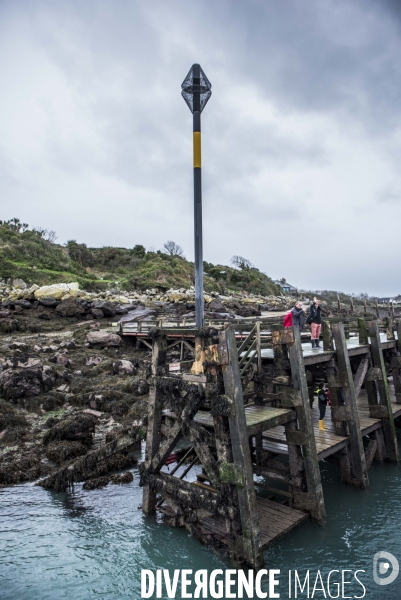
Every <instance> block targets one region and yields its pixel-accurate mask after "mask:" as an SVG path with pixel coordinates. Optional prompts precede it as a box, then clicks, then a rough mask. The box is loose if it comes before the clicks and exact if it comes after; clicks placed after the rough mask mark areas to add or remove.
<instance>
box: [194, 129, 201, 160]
mask: <svg viewBox="0 0 401 600" xmlns="http://www.w3.org/2000/svg"><path fill="white" fill-rule="evenodd" d="M201 166H202V153H201V134H200V131H194V168H196V167H199V168H200V167H201Z"/></svg>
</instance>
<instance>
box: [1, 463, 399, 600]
mask: <svg viewBox="0 0 401 600" xmlns="http://www.w3.org/2000/svg"><path fill="white" fill-rule="evenodd" d="M133 473H134V482H133V483H132V484H129V485H126V486H108V487H106V488H103V489H102V490H96V491H92V492H85V491H83V490H82V487H81V486H76V488H75V490H74V492H73V493H68V494H64V493H59V494H56V493H52V492H48V491H46V490H43V489H42V488H40V487H34V486H32V485H21V486H16V487H13V488H4V489H1V490H0V524H1V525H0V527H1V531H0V598H1V600H11V599H13V600H28V599H29V600H45V599H52V600H54V599H55V598H57V599H64V598H73V599H74V600H86V599H91V600H92V599H98V598H99V599H104V600H106V599H107V600H117V599H123V598H131V599H137V598H140V597H141V592H140V571H141V569H161V568H164V569H170V570H171V571H172V570H174V569H194V570H196V569H208V570H209V571H211V570H213V569H227V568H235V565H232V564H230V563H229V562H225V561H223V560H222V559H221V558H219V557H218V556H216V555H215V554H213V553H212V552H211V551H209V550H207V549H205V548H204V547H203V546H201V544H199V543H198V542H197V541H196V540H195V539H193V538H192V537H191V536H190V535H189V534H188V533H187V532H186V530H183V529H172V528H169V527H167V526H164V525H162V524H161V522H157V521H156V520H155V519H154V518H146V517H144V515H143V514H142V512H141V510H139V509H138V506H139V505H140V503H141V489H140V488H139V486H138V481H139V477H138V474H137V471H136V470H133ZM369 476H370V489H369V490H367V491H361V490H357V489H353V488H351V487H349V486H346V485H343V484H341V482H340V481H339V472H338V470H337V469H335V468H334V467H332V466H331V465H328V464H323V485H324V493H325V500H326V509H327V513H328V519H327V525H326V526H325V527H324V528H321V527H319V526H317V525H315V524H313V523H311V522H307V523H305V524H303V525H301V526H300V527H299V528H298V529H296V530H294V531H293V532H292V533H290V534H289V535H288V536H287V537H285V538H284V539H283V540H282V541H281V542H279V543H277V544H276V545H275V546H274V547H272V548H270V549H269V550H268V551H266V553H265V557H266V565H267V568H270V569H280V570H281V574H280V586H279V587H278V588H276V590H277V589H278V591H280V593H281V596H280V597H281V598H288V571H289V570H290V569H291V570H294V569H297V570H298V572H299V574H300V578H301V575H302V580H303V578H304V576H305V572H306V570H307V569H309V570H310V572H311V579H313V580H314V579H315V575H316V572H317V570H318V569H320V571H321V572H322V575H323V579H324V578H325V577H327V574H328V572H329V571H330V570H332V569H339V570H341V569H351V570H352V571H355V570H357V569H364V570H365V571H366V573H365V574H363V573H362V574H360V578H361V580H362V582H363V583H364V585H365V587H366V590H367V591H366V595H365V598H369V599H379V598H380V599H381V598H385V599H388V600H397V599H398V598H401V592H400V589H401V588H400V584H401V575H400V576H399V578H398V580H396V581H395V582H394V583H393V584H390V585H388V586H378V585H376V584H375V583H374V582H373V577H372V559H373V555H374V554H375V553H376V552H377V551H381V550H385V551H388V552H391V553H392V554H394V555H395V556H396V557H397V558H398V559H400V560H401V535H400V531H401V468H400V467H399V466H395V465H391V464H374V465H373V467H372V468H371V469H370V471H369ZM312 575H313V577H312ZM351 577H352V574H351ZM312 587H313V584H312ZM345 589H346V595H348V596H350V597H354V595H358V596H361V595H362V593H363V590H362V587H361V586H360V585H359V584H357V583H356V582H355V580H354V584H353V585H350V586H346V588H345ZM310 593H312V590H311V592H310ZM326 593H327V592H326ZM331 593H332V595H333V596H335V593H336V592H335V590H332V591H331ZM163 597H164V598H167V596H166V595H165V596H163ZM176 597H177V598H181V595H177V596H176ZM298 597H300V598H306V597H307V596H306V595H305V594H300V593H299V592H298ZM310 597H311V596H310ZM324 597H325V596H324V594H323V592H322V591H317V592H316V593H315V595H314V598H324ZM328 597H329V596H328ZM341 597H342V594H340V598H341Z"/></svg>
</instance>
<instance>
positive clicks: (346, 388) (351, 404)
mask: <svg viewBox="0 0 401 600" xmlns="http://www.w3.org/2000/svg"><path fill="white" fill-rule="evenodd" d="M333 336H334V341H335V345H336V355H337V364H338V378H339V383H340V384H341V387H342V390H343V394H344V401H345V406H343V407H341V406H339V407H334V406H333V407H332V412H333V416H334V418H335V419H337V420H340V421H346V422H347V425H348V434H349V440H350V449H351V459H352V460H351V462H352V467H353V477H352V479H351V481H349V483H353V484H356V485H359V486H360V487H362V488H366V487H368V485H369V478H368V470H367V467H366V460H365V451H364V448H363V441H362V434H361V427H360V423H359V415H358V410H357V405H356V397H355V388H354V380H353V377H352V371H351V364H350V361H349V356H348V349H347V342H346V339H345V333H344V325H343V324H342V323H334V324H333Z"/></svg>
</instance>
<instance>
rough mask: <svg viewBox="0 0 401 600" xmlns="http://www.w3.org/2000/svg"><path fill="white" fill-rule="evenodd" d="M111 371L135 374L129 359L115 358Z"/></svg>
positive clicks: (119, 373) (121, 373)
mask: <svg viewBox="0 0 401 600" xmlns="http://www.w3.org/2000/svg"><path fill="white" fill-rule="evenodd" d="M113 371H114V373H116V374H117V375H135V374H136V369H135V367H134V365H133V364H132V362H131V361H130V360H116V362H115V363H113Z"/></svg>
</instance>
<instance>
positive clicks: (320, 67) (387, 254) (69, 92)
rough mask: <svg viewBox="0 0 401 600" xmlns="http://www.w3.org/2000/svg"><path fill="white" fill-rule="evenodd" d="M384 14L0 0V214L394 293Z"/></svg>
mask: <svg viewBox="0 0 401 600" xmlns="http://www.w3.org/2000/svg"><path fill="white" fill-rule="evenodd" d="M400 57H401V2H400V1H390V0H380V1H377V0H353V1H352V2H350V1H349V0H303V1H302V2H300V1H299V0H263V1H259V0H246V2H244V1H243V0H197V1H191V2H190V1H188V0H170V1H169V0H162V1H159V0H146V1H145V0H141V1H139V0H85V1H84V2H83V1H82V0H77V1H74V0H70V1H67V0H57V1H54V0H29V1H25V2H24V1H20V0H0V80H1V93H0V197H1V215H0V218H3V219H4V218H6V219H7V218H11V217H18V218H20V219H21V220H22V221H24V222H27V223H29V224H30V225H31V226H42V227H45V228H48V229H54V230H56V232H57V234H58V240H57V241H58V242H60V243H64V242H66V241H67V240H69V239H76V240H77V241H78V242H85V243H86V244H88V246H106V245H113V246H125V247H132V246H134V245H135V244H143V245H144V246H145V247H146V248H148V249H149V248H153V249H159V248H161V247H162V246H163V243H164V242H165V241H166V240H170V239H171V240H174V241H176V242H177V243H179V244H181V246H183V248H184V250H185V254H186V256H187V258H189V259H193V204H192V202H193V188H192V177H193V171H192V116H191V113H190V111H189V109H188V107H187V106H186V104H185V102H184V100H183V99H182V97H181V95H180V91H181V88H180V86H181V83H182V81H183V79H184V77H185V75H186V74H187V72H188V70H189V68H190V66H191V64H192V63H194V62H199V63H200V64H201V66H202V68H203V69H204V71H205V73H206V75H207V76H208V78H209V80H210V81H211V83H212V86H213V87H212V92H213V93H212V97H211V99H210V100H209V103H208V105H207V106H206V108H205V110H204V112H203V114H202V152H203V169H202V171H203V206H204V212H203V223H204V259H205V260H208V261H210V262H213V263H223V264H224V263H225V264H227V263H228V262H229V260H230V258H231V256H232V255H233V254H239V255H242V256H245V257H246V258H248V259H249V260H251V261H252V263H254V264H255V266H257V267H258V268H259V269H261V270H262V271H264V272H266V273H267V274H268V275H270V276H271V277H273V278H277V277H286V278H287V280H288V281H290V283H292V284H293V285H296V286H299V287H302V288H306V289H337V290H341V291H348V292H352V291H353V292H368V293H370V294H377V295H391V294H395V293H401V276H400V271H401V270H400V262H401V171H400V163H401V78H400V71H401V59H400Z"/></svg>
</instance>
